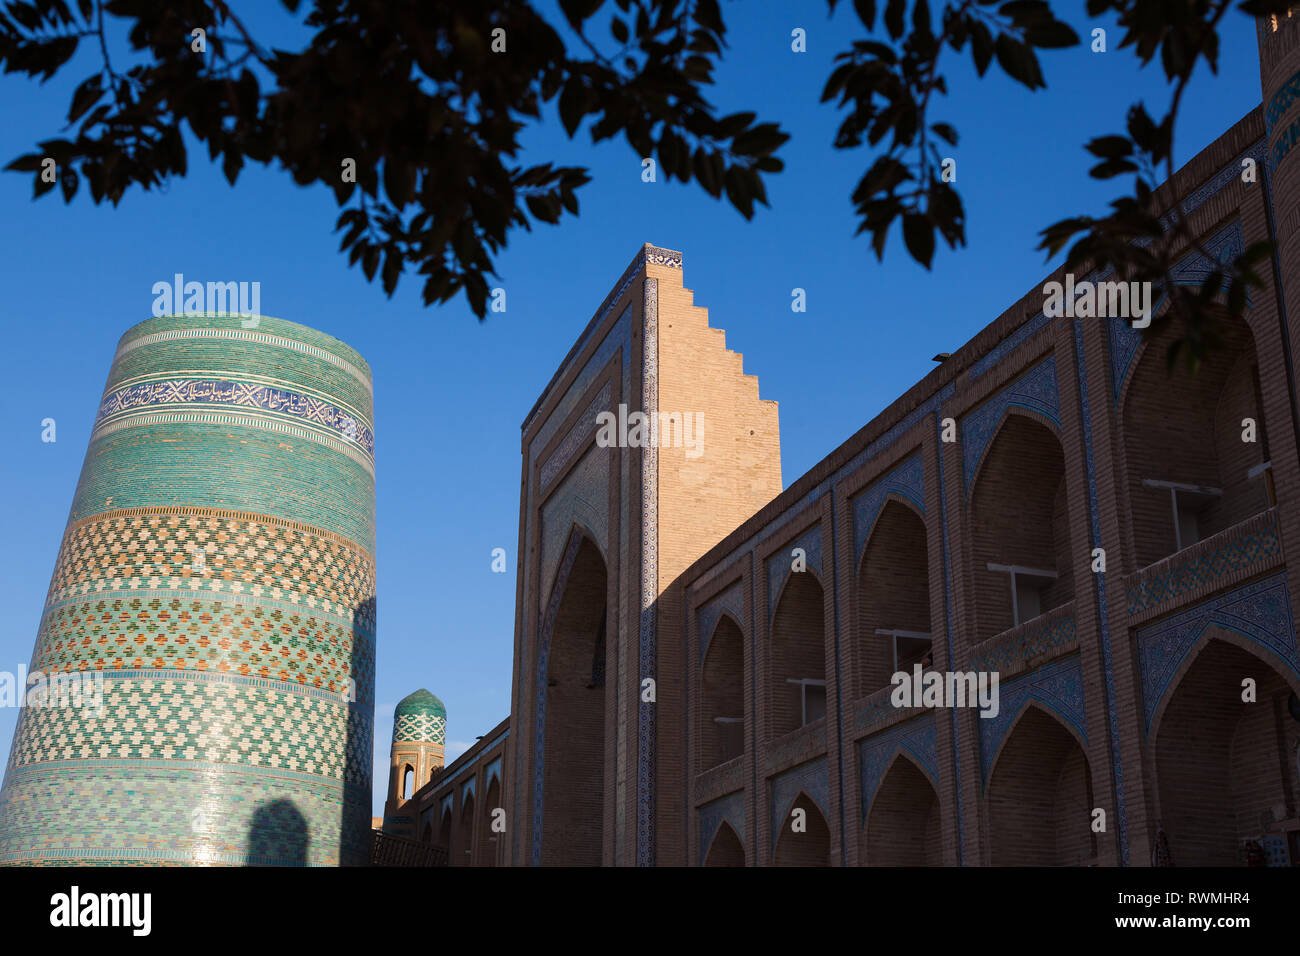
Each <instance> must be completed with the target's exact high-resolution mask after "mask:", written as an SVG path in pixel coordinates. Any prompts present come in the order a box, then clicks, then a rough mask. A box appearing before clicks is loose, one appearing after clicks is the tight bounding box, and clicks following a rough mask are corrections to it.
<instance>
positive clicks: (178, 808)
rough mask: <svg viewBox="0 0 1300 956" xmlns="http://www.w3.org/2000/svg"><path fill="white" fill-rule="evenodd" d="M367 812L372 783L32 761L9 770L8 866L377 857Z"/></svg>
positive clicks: (178, 765)
mask: <svg viewBox="0 0 1300 956" xmlns="http://www.w3.org/2000/svg"><path fill="white" fill-rule="evenodd" d="M340 806H343V807H346V808H347V809H346V811H345V812H344V813H343V814H342V815H340V812H339V807H340ZM369 814H370V793H369V788H368V787H367V788H362V787H341V786H340V785H339V783H338V782H337V781H331V780H327V779H324V778H321V777H317V776H312V775H309V774H305V773H294V772H292V771H288V770H274V771H272V770H268V769H266V768H261V767H249V766H231V765H223V764H214V763H209V762H205V761H198V760H196V761H188V762H179V761H175V760H133V761H131V760H108V761H95V762H90V761H83V760H63V761H54V762H51V763H42V764H31V765H28V766H24V767H19V768H12V769H11V770H10V771H9V772H8V773H7V774H6V775H5V785H4V790H3V792H0V819H3V820H4V821H5V826H4V827H3V828H0V864H16V863H20V864H22V865H24V866H33V865H35V866H68V865H76V866H140V865H157V864H160V863H163V864H173V865H174V864H193V863H200V864H207V865H228V866H243V865H261V866H302V865H307V866H338V865H340V864H347V863H357V862H359V861H364V860H366V859H368V855H369V849H370V846H369V844H370V830H369V820H370V817H369ZM340 818H341V819H342V821H343V823H342V825H340ZM108 833H112V834H113V838H112V840H111V841H106V840H105V838H104V837H105V834H108Z"/></svg>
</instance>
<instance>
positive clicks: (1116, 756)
mask: <svg viewBox="0 0 1300 956" xmlns="http://www.w3.org/2000/svg"><path fill="white" fill-rule="evenodd" d="M1074 362H1075V371H1076V374H1077V375H1078V376H1079V408H1080V409H1081V416H1080V420H1081V423H1082V427H1083V448H1084V456H1085V460H1086V462H1087V466H1088V530H1089V532H1090V533H1091V535H1092V538H1091V540H1092V546H1093V547H1094V548H1099V547H1101V512H1100V508H1099V506H1098V504H1097V468H1096V463H1095V461H1094V459H1093V455H1092V410H1091V406H1090V405H1089V402H1088V365H1087V362H1086V361H1085V356H1084V351H1083V326H1082V325H1080V324H1079V322H1078V320H1076V321H1075V323H1074ZM1092 580H1093V587H1094V594H1095V595H1096V600H1097V626H1098V629H1099V630H1100V632H1101V662H1102V669H1103V671H1104V677H1105V688H1106V717H1107V725H1108V727H1109V733H1110V763H1111V775H1112V778H1113V779H1114V781H1115V792H1114V797H1115V816H1116V818H1117V821H1118V822H1117V829H1116V832H1117V835H1118V836H1119V858H1120V865H1121V866H1128V862H1129V857H1128V804H1127V801H1126V798H1125V796H1124V764H1123V761H1122V759H1121V753H1120V746H1119V709H1118V705H1117V702H1116V696H1115V669H1114V664H1113V658H1112V653H1111V646H1110V604H1109V602H1108V601H1107V597H1106V575H1105V574H1094V575H1093V576H1092Z"/></svg>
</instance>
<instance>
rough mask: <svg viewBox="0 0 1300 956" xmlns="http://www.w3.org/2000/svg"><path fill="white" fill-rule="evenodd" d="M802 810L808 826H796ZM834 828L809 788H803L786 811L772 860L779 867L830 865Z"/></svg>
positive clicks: (804, 821)
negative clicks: (810, 793) (799, 828)
mask: <svg viewBox="0 0 1300 956" xmlns="http://www.w3.org/2000/svg"><path fill="white" fill-rule="evenodd" d="M797 810H802V811H803V815H802V818H801V819H802V822H803V826H804V829H803V830H802V831H798V832H797V831H796V830H795V829H794V827H795V824H796V820H797V818H796V817H795V811H797ZM830 857H831V830H830V825H829V824H828V823H827V822H826V816H825V814H823V813H822V809H821V807H820V806H818V804H817V801H816V800H814V799H813V798H812V797H811V796H810V795H809V794H808V791H806V790H804V789H802V788H801V789H800V790H799V791H798V792H797V793H796V794H795V797H794V799H793V800H792V801H791V802H790V804H789V806H788V807H787V809H786V812H785V813H784V814H783V817H782V822H781V825H780V827H778V829H777V839H776V845H775V846H774V847H773V848H772V862H773V863H774V864H775V865H776V866H830Z"/></svg>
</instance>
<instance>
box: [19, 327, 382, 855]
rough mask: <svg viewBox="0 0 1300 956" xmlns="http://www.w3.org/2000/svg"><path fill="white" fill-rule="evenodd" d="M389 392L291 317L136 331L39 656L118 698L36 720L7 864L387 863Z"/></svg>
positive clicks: (97, 431) (30, 712)
mask: <svg viewBox="0 0 1300 956" xmlns="http://www.w3.org/2000/svg"><path fill="white" fill-rule="evenodd" d="M372 394H373V393H372V387H371V375H370V369H369V366H367V364H366V362H365V360H364V359H362V358H361V356H360V355H359V354H357V352H355V351H354V350H353V349H351V348H349V347H348V346H347V345H344V344H343V343H342V342H340V341H338V340H337V339H334V338H331V337H330V336H328V335H324V334H322V333H319V332H316V331H313V330H312V329H309V328H306V327H304V326H301V325H297V324H294V323H292V322H286V321H283V320H280V319H274V318H269V317H244V318H241V317H238V316H223V315H187V316H164V317H162V318H157V319H151V320H149V321H146V322H142V323H140V324H139V325H136V326H134V327H133V328H131V329H130V330H128V331H127V332H126V334H125V335H123V336H122V339H121V341H120V343H119V345H118V348H117V353H116V355H115V356H114V359H113V366H112V370H111V371H110V372H109V376H108V384H107V386H106V388H105V390H104V396H103V399H102V401H101V404H100V407H99V412H98V415H97V417H96V420H95V425H94V429H93V431H92V433H91V438H90V446H89V448H88V449H87V452H86V459H85V464H84V465H83V467H82V472H81V478H80V481H79V482H78V484H77V489H76V492H75V494H74V497H73V502H72V509H71V513H70V515H69V518H68V525H67V528H66V530H65V532H64V536H63V543H62V546H61V548H60V550H59V556H58V559H57V561H56V563H55V567H54V575H53V578H52V580H51V582H50V589H49V593H48V596H47V598H46V603H45V611H44V614H43V615H42V618H41V623H40V629H39V632H38V634H37V638H36V649H35V651H34V653H33V655H32V665H31V666H32V669H33V670H37V669H39V670H41V671H44V672H67V673H71V672H78V673H80V674H82V675H87V676H88V675H102V678H103V679H102V684H91V685H89V686H92V687H94V686H102V705H103V706H102V707H94V706H84V704H85V703H86V702H87V700H88V699H89V698H88V697H86V696H83V698H82V700H81V701H80V702H78V701H76V700H72V701H68V700H64V701H62V704H63V705H62V706H47V707H31V706H29V707H27V708H25V709H24V710H23V712H22V714H21V716H20V718H19V722H18V727H17V729H16V731H15V733H14V742H13V749H12V751H11V753H10V757H9V763H8V765H7V767H6V770H5V778H4V789H3V792H2V793H0V862H3V863H24V864H33V863H44V864H123V863H134V864H139V863H144V864H177V863H180V864H245V863H249V864H276V865H286V864H289V865H292V864H311V865H326V866H329V865H338V864H341V863H342V864H359V863H365V862H367V860H368V854H369V840H370V830H369V822H370V802H371V763H372V748H373V727H374V699H373V693H374V647H375V644H374V642H375V605H374V597H375V562H374V551H375V541H374V537H375V527H374V514H375V496H374V488H375V485H374V435H373V431H372V427H373V426H372V422H373V411H372ZM82 686H83V687H85V686H87V685H85V684H83V685H82ZM77 703H81V704H82V706H74V705H75V704H77Z"/></svg>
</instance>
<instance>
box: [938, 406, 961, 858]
mask: <svg viewBox="0 0 1300 956" xmlns="http://www.w3.org/2000/svg"><path fill="white" fill-rule="evenodd" d="M934 429H935V437H936V439H937V440H938V441H939V518H940V521H939V526H940V528H941V530H942V532H943V609H944V621H943V629H944V645H945V650H946V651H947V659H948V660H949V661H950V662H953V661H955V660H956V657H955V656H954V652H953V642H954V638H953V605H954V603H955V600H954V598H953V590H952V552H951V550H950V548H949V542H948V485H947V483H946V482H945V481H944V478H943V471H944V466H943V460H944V458H945V455H944V454H943V443H942V436H943V409H942V407H940V408H938V409H936V410H935V415H934ZM948 666H949V667H952V666H953V664H952V663H949V665H948ZM948 719H949V721H950V731H949V732H950V733H951V734H952V739H953V740H958V739H959V738H958V736H957V708H955V707H954V708H952V709H951V710H950V711H949V714H948ZM950 749H951V751H952V775H953V781H954V784H955V786H954V789H955V790H956V793H957V865H958V866H965V865H966V819H965V813H964V812H963V810H962V795H961V790H962V771H961V749H960V748H959V747H955V746H954V747H952V748H950Z"/></svg>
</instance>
